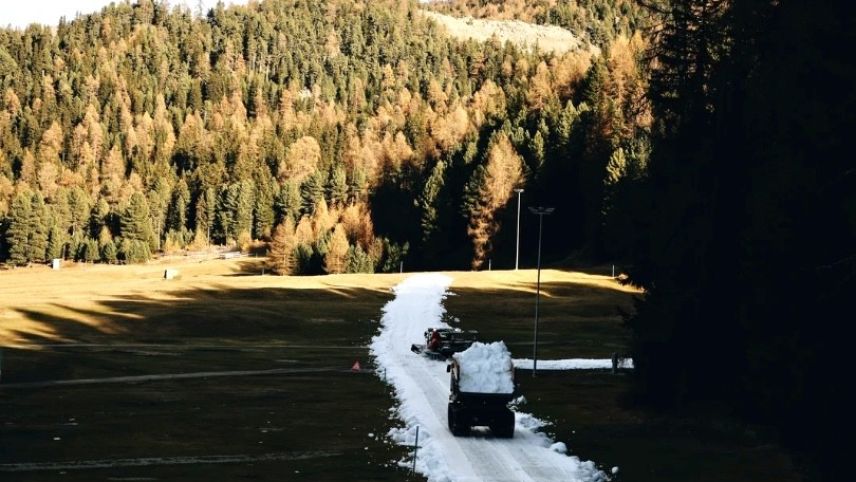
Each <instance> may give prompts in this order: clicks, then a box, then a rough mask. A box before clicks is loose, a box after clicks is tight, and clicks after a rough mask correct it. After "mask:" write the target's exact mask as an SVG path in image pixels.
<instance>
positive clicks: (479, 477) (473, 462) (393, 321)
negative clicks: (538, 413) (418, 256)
mask: <svg viewBox="0 0 856 482" xmlns="http://www.w3.org/2000/svg"><path fill="white" fill-rule="evenodd" d="M451 282H452V280H451V278H449V277H447V276H445V275H441V274H419V275H414V276H411V277H409V278H407V279H406V280H404V281H403V282H402V283H400V284H399V285H398V286H396V287H395V288H394V292H395V295H396V297H395V298H394V299H393V300H392V301H390V302H389V303H387V305H386V306H385V307H384V309H383V317H382V319H381V332H380V334H379V335H378V336H376V337H375V338H374V340H373V341H372V345H371V349H372V353H373V355H374V356H375V357H376V359H377V363H378V372H379V374H380V376H381V377H384V378H385V379H386V380H387V382H388V383H390V384H391V385H392V386H393V387H394V390H395V396H396V398H397V400H398V402H399V406H398V407H397V415H398V417H399V418H401V420H403V422H404V423H405V427H404V428H403V429H400V430H393V431H392V432H391V433H390V435H391V437H392V438H393V439H394V440H395V441H396V442H398V443H401V444H407V445H413V443H414V439H415V432H416V427H417V426H419V452H418V454H419V455H418V458H417V464H416V470H417V471H418V472H420V473H421V474H423V475H424V476H425V477H427V478H428V480H429V481H431V482H471V481H484V482H494V481H495V482H500V481H525V482H536V481H537V482H547V481H563V482H569V481H571V482H573V481H586V482H588V481H604V480H608V479H607V477H606V475H605V474H604V473H603V472H601V471H600V470H598V469H597V467H596V466H595V465H594V463H593V462H583V461H580V460H579V459H578V458H577V457H572V456H568V455H565V454H562V453H558V452H556V451H554V450H552V449H551V448H550V447H551V445H552V444H553V441H552V440H550V439H549V438H548V437H547V436H546V435H544V434H543V433H540V432H537V428H538V427H539V426H540V425H541V424H540V422H539V421H538V420H537V419H535V418H534V417H532V416H531V415H528V414H522V413H517V414H516V428H515V434H514V438H513V439H495V438H492V437H491V436H490V434H489V432H486V433H481V434H480V433H477V432H474V435H472V436H470V437H454V436H452V434H451V433H450V432H449V430H448V428H447V421H446V410H447V403H448V396H449V375H448V374H447V373H446V365H445V363H443V362H438V361H432V360H428V359H426V358H425V357H420V356H417V355H414V354H413V353H412V352H411V351H410V344H411V343H419V342H422V341H423V340H422V333H423V332H424V330H425V329H426V328H428V327H438V326H445V325H443V323H442V321H441V320H442V315H443V313H444V311H445V310H444V308H443V300H444V299H445V296H446V290H447V288H448V287H449V285H450V284H451Z"/></svg>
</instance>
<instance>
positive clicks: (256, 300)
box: [3, 286, 392, 383]
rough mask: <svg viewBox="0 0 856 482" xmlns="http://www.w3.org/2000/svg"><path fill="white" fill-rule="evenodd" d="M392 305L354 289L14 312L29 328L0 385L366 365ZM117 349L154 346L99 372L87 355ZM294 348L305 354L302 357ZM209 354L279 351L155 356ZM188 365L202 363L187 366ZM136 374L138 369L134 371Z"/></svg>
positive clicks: (8, 356)
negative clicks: (281, 365) (213, 353)
mask: <svg viewBox="0 0 856 482" xmlns="http://www.w3.org/2000/svg"><path fill="white" fill-rule="evenodd" d="M391 296H392V294H391V293H390V292H389V291H387V290H381V289H370V288H353V287H333V288H329V289H299V288H276V287H265V288H227V287H225V286H215V287H214V288H205V289H197V288H193V289H184V290H178V291H172V292H168V293H166V294H164V293H158V294H155V295H153V296H151V297H149V296H145V295H138V294H133V295H123V296H116V297H112V298H110V299H107V300H102V301H97V302H84V303H80V304H79V305H78V304H77V303H70V304H66V305H60V304H49V305H37V306H36V307H33V308H29V307H24V308H11V309H10V311H11V312H12V313H14V315H15V318H17V322H18V323H19V324H21V325H22V326H23V327H24V328H22V329H15V328H12V329H11V330H6V331H7V333H9V334H10V335H11V336H10V338H12V339H13V340H14V344H10V346H7V348H5V349H4V358H5V360H4V365H5V366H4V367H3V368H5V370H4V374H3V375H4V379H3V381H4V382H7V383H8V382H13V381H31V380H39V379H42V380H44V379H52V378H63V377H69V376H72V377H73V376H93V375H100V374H105V375H106V374H112V375H115V374H117V373H120V372H124V371H131V372H136V371H141V372H143V373H144V372H145V370H147V369H150V368H156V369H161V370H164V369H168V370H173V371H175V370H178V371H186V370H187V369H190V368H192V369H198V370H207V369H210V368H211V367H212V366H215V365H216V367H217V368H218V369H238V370H239V369H246V368H251V369H258V368H261V367H270V362H269V359H270V358H271V357H273V358H275V359H294V358H295V357H297V358H302V359H304V360H305V361H306V362H307V363H309V362H315V360H314V359H317V363H316V365H317V364H325V363H334V364H337V365H341V366H343V367H350V364H351V363H353V361H354V358H353V357H354V354H355V353H363V357H365V353H367V350H366V348H365V347H366V345H367V343H368V340H369V338H370V337H371V336H372V335H373V334H374V332H375V331H376V330H377V328H378V326H379V325H378V323H377V321H376V320H377V319H378V318H379V317H380V309H381V307H382V306H383V305H384V304H385V303H386V302H387V301H388V300H389V299H390V298H391ZM13 319H14V318H13ZM4 323H9V321H4ZM120 345H122V346H127V345H150V349H143V348H140V347H138V348H137V349H136V350H137V351H138V352H139V353H141V356H143V355H146V354H147V353H148V354H149V355H148V358H149V359H147V360H145V363H142V364H141V363H138V362H140V360H139V359H136V360H131V359H125V360H124V361H123V360H122V359H121V357H118V358H117V359H115V360H106V361H104V366H105V368H103V369H102V368H98V366H97V364H98V362H97V360H95V358H93V357H91V356H89V355H91V354H92V353H93V352H99V353H101V354H102V355H103V354H104V353H105V352H107V351H110V350H115V348H116V347H117V346H120ZM259 347H260V348H259ZM290 347H300V348H301V350H300V352H299V354H298V355H299V356H297V355H295V353H297V352H296V351H295V350H294V349H292V348H290ZM212 348H215V349H223V350H226V351H231V352H235V351H242V353H244V354H246V353H248V352H250V351H252V350H254V349H255V350H258V351H261V352H265V351H270V350H279V352H277V353H273V354H271V353H262V354H260V355H258V356H256V357H253V356H246V355H242V356H240V357H238V358H236V360H240V363H238V362H237V361H233V360H231V359H230V358H233V357H227V356H221V357H220V358H222V359H223V360H222V361H218V360H217V357H198V356H194V357H175V356H173V357H169V356H167V355H163V356H160V357H158V354H162V353H166V352H170V351H176V350H184V351H187V350H196V351H197V352H198V351H199V350H203V349H205V350H209V351H210V350H211V349H212ZM280 352H281V353H280ZM72 353H75V354H76V355H74V356H72V355H71V354H72ZM268 355H270V356H268ZM96 358H98V357H96ZM100 358H104V357H103V356H101V357H100ZM126 358H127V357H126ZM188 358H193V359H194V360H197V361H198V362H194V363H189V362H188V363H186V364H183V363H184V362H183V360H186V359H188ZM208 358H211V359H213V360H209V359H208ZM168 359H169V360H172V361H168ZM90 360H93V361H91V363H90ZM232 363H234V364H232ZM187 365H193V366H192V367H191V366H187ZM238 365H241V366H238ZM137 366H139V367H141V368H139V370H137V369H135V368H134V367H137ZM274 368H278V366H274Z"/></svg>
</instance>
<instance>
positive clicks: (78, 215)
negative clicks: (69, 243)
mask: <svg viewBox="0 0 856 482" xmlns="http://www.w3.org/2000/svg"><path fill="white" fill-rule="evenodd" d="M91 210H92V207H91V202H90V199H89V195H88V194H86V191H84V190H83V189H81V188H79V187H77V186H75V187H73V188H71V190H69V192H68V213H69V217H68V222H69V223H70V228H71V235H72V236H74V235H75V234H76V233H77V231H78V230H80V229H83V228H84V227H85V226H86V223H87V222H89V216H90V211H91Z"/></svg>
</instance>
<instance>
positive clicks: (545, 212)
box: [529, 206, 556, 377]
mask: <svg viewBox="0 0 856 482" xmlns="http://www.w3.org/2000/svg"><path fill="white" fill-rule="evenodd" d="M555 209H556V208H545V207H541V206H539V207H537V208H533V207H530V208H529V211H531V212H532V214H535V215H537V216H538V284H537V285H536V288H535V339H534V340H533V343H532V376H533V377H534V376H535V372H536V371H538V305H540V304H541V234H543V232H544V216H549V215H550V214H552V213H553V211H554V210H555Z"/></svg>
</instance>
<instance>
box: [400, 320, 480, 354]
mask: <svg viewBox="0 0 856 482" xmlns="http://www.w3.org/2000/svg"><path fill="white" fill-rule="evenodd" d="M424 336H425V343H424V344H416V343H414V344H412V345H410V351H412V352H413V353H416V354H421V355H425V356H427V357H428V358H431V359H434V360H446V359H448V358H449V357H451V356H452V355H454V354H455V353H458V352H462V351H464V350H466V349H467V348H469V347H470V346H472V344H473V343H475V342H476V340H478V336H479V332H477V331H475V330H466V331H465V330H462V329H460V328H428V329H427V330H425V333H424Z"/></svg>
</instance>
